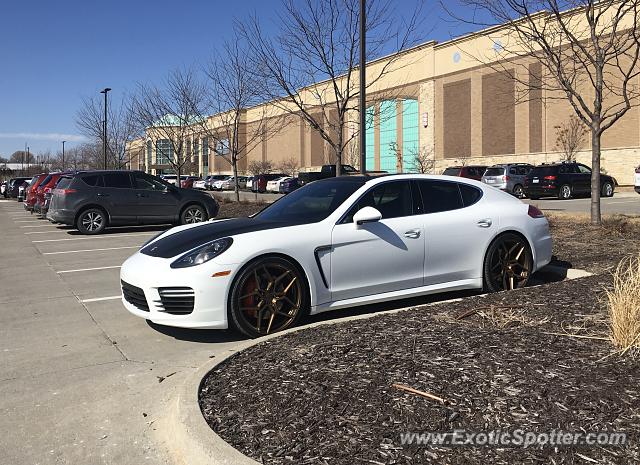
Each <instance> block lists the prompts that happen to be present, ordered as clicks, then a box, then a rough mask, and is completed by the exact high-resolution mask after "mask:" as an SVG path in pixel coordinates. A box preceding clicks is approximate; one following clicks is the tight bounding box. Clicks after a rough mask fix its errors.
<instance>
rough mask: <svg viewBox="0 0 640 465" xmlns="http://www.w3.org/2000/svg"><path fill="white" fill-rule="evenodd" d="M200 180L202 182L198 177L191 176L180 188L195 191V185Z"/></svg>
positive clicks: (181, 183) (182, 182)
mask: <svg viewBox="0 0 640 465" xmlns="http://www.w3.org/2000/svg"><path fill="white" fill-rule="evenodd" d="M198 180H200V178H199V177H197V176H189V177H188V178H187V179H184V180H183V181H181V182H180V187H182V188H183V189H193V183H194V182H195V181H198Z"/></svg>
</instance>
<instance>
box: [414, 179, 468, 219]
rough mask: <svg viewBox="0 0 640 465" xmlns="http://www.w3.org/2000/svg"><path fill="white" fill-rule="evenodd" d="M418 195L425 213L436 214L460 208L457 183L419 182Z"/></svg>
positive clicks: (460, 200)
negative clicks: (420, 195) (419, 194)
mask: <svg viewBox="0 0 640 465" xmlns="http://www.w3.org/2000/svg"><path fill="white" fill-rule="evenodd" d="M419 184H420V193H421V194H422V204H423V205H424V212H425V213H437V212H444V211H449V210H456V209H458V208H462V205H463V204H462V197H461V196H460V190H459V189H458V183H456V182H447V181H436V180H429V181H420V182H419Z"/></svg>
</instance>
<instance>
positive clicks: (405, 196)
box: [121, 175, 551, 337]
mask: <svg viewBox="0 0 640 465" xmlns="http://www.w3.org/2000/svg"><path fill="white" fill-rule="evenodd" d="M550 260H551V236H550V233H549V227H548V223H547V220H546V219H545V217H544V216H543V214H542V213H541V212H540V210H538V209H537V208H535V207H533V206H530V205H527V204H525V203H523V202H521V201H520V200H518V199H516V198H514V197H513V196H511V195H509V194H507V193H505V192H502V191H499V190H497V189H493V188H492V187H490V186H487V185H484V184H482V183H480V182H477V181H473V180H469V179H464V178H451V177H449V176H429V175H392V176H382V177H366V176H345V177H338V178H330V179H325V180H321V181H316V182H313V183H309V184H307V185H305V186H304V187H302V188H300V189H298V190H296V191H294V192H292V193H291V194H289V195H287V196H285V197H282V198H281V199H279V200H278V201H277V202H275V203H273V204H271V205H270V206H268V207H267V208H265V209H264V210H262V211H261V212H260V213H258V214H256V215H254V216H253V217H251V218H235V219H224V220H215V221H209V222H207V223H201V224H195V225H186V226H179V227H176V228H173V229H170V230H168V231H166V232H164V233H162V234H160V235H159V236H157V237H155V238H153V239H151V240H150V241H149V242H147V243H146V244H145V245H143V247H142V248H141V249H140V250H139V251H138V252H136V253H135V254H134V255H133V256H132V257H130V258H129V259H128V260H127V261H126V262H125V263H124V264H123V266H122V269H121V284H122V302H123V304H124V306H125V307H126V308H127V309H128V310H129V311H130V312H131V313H133V314H134V315H137V316H139V317H142V318H146V319H147V320H151V321H152V322H155V323H157V324H161V325H168V326H178V327H185V328H221V329H222V328H228V327H231V328H235V329H237V330H239V331H241V332H242V333H244V334H245V335H247V336H250V337H258V336H261V335H265V334H269V333H273V332H276V331H281V330H283V329H286V328H288V327H291V326H292V325H294V324H295V323H296V322H297V321H298V320H299V319H300V318H301V317H303V316H304V315H306V314H315V313H320V312H325V311H328V310H338V309H342V308H347V307H353V306H358V305H363V304H370V303H375V302H380V301H387V300H393V299H401V298H407V297H414V296H419V295H426V294H432V293H437V292H445V291H455V290H462V289H480V288H484V289H486V290H487V291H500V290H509V289H515V288H519V287H523V286H525V285H526V283H527V281H528V280H529V277H530V276H531V274H532V273H534V272H535V271H536V270H538V269H540V268H541V267H542V266H544V265H546V264H547V263H549V261H550Z"/></svg>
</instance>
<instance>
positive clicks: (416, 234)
mask: <svg viewBox="0 0 640 465" xmlns="http://www.w3.org/2000/svg"><path fill="white" fill-rule="evenodd" d="M404 237H408V238H409V239H417V238H419V237H420V230H419V229H410V230H409V231H407V232H405V233H404Z"/></svg>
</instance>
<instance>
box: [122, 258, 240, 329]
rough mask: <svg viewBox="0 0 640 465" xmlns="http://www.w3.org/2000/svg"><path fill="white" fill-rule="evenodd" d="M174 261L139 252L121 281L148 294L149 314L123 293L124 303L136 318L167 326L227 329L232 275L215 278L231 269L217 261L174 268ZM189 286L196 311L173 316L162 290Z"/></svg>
mask: <svg viewBox="0 0 640 465" xmlns="http://www.w3.org/2000/svg"><path fill="white" fill-rule="evenodd" d="M173 260H174V259H165V258H158V257H150V256H148V255H145V254H142V253H139V252H137V253H136V254H134V255H132V256H131V257H129V259H127V261H125V262H124V264H123V265H122V268H121V270H120V279H121V281H123V282H125V283H127V284H129V285H131V286H135V287H137V288H140V289H141V290H142V291H143V292H144V298H145V299H146V302H147V306H148V309H149V311H146V310H144V309H141V308H140V307H138V306H136V305H134V304H132V303H130V302H128V301H127V300H126V299H125V297H124V294H123V297H122V304H123V305H124V307H125V308H126V309H127V310H128V311H129V312H130V313H132V314H133V315H135V316H139V317H141V318H144V319H146V320H150V321H152V322H154V323H156V324H159V325H164V326H174V327H179V328H200V329H226V328H228V321H227V305H226V302H227V295H228V292H229V288H230V287H231V282H232V279H233V278H232V275H233V273H231V274H230V275H228V276H220V277H215V278H214V277H212V275H213V274H214V273H216V272H218V271H226V270H229V269H231V267H230V266H229V265H217V264H216V263H215V262H214V260H211V261H210V262H207V263H205V264H202V265H198V266H194V267H189V268H182V269H173V268H171V267H170V264H171V262H172V261H173ZM176 287H187V288H191V289H193V291H194V304H193V311H192V312H191V313H189V314H186V315H173V314H170V313H167V312H166V311H164V307H163V305H162V303H161V302H160V301H161V298H160V292H159V289H160V288H176Z"/></svg>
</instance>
